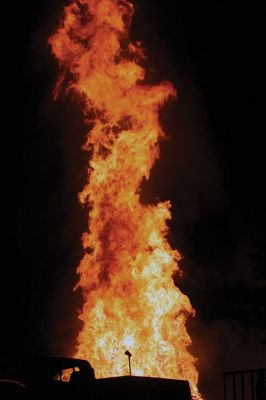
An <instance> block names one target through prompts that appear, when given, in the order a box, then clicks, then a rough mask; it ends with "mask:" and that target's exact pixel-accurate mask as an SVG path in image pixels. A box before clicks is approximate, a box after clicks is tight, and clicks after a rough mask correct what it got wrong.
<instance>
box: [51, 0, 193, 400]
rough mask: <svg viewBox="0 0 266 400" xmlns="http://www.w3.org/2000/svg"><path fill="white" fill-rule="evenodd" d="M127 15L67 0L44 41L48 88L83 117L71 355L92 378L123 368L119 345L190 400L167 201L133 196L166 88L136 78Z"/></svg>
mask: <svg viewBox="0 0 266 400" xmlns="http://www.w3.org/2000/svg"><path fill="white" fill-rule="evenodd" d="M133 11H134V10H133V6H132V4H131V3H130V2H129V1H127V0H74V1H73V2H72V3H71V4H70V5H69V6H67V7H66V8H65V13H64V19H63V22H62V23H61V26H60V27H59V29H58V30H57V32H56V33H55V34H54V35H53V36H52V37H51V38H50V39H49V43H50V45H51V47H52V51H53V54H54V55H55V57H56V58H57V59H58V61H59V64H60V66H61V68H62V74H61V76H60V78H59V79H58V84H57V87H56V91H57V92H58V90H59V88H60V87H62V86H63V87H65V88H66V89H67V90H69V89H72V90H74V91H76V93H78V95H79V96H80V98H82V99H83V104H84V115H85V119H86V120H87V121H88V120H90V121H93V128H92V129H91V130H90V132H89V133H88V135H87V138H86V142H85V144H84V149H86V150H90V154H92V155H91V157H90V161H89V166H88V184H87V185H86V186H85V188H84V189H83V191H82V193H80V196H79V198H80V201H81V202H82V203H83V204H85V205H86V206H87V208H88V220H89V232H88V233H85V234H84V235H83V238H82V241H83V246H84V249H90V251H86V252H85V255H84V257H83V259H82V260H81V262H80V265H79V267H78V274H79V277H80V278H79V284H78V285H79V286H80V287H81V288H82V290H83V295H84V306H83V310H82V312H81V314H80V319H81V320H82V321H83V323H84V325H83V329H82V331H81V332H80V334H79V336H78V346H77V351H76V353H75V356H78V357H82V358H86V359H88V360H89V361H90V362H91V364H92V365H93V367H94V368H95V372H96V376H97V377H107V376H117V375H126V374H127V373H128V360H127V357H125V351H126V350H129V351H130V353H132V360H131V362H132V374H133V375H147V376H154V377H168V378H180V379H187V380H189V382H190V385H191V388H192V392H193V396H194V397H195V399H200V398H201V397H200V395H199V393H198V390H197V386H196V385H197V381H198V373H197V370H196V368H195V359H194V358H193V356H192V355H191V354H190V353H189V352H188V350H187V347H188V346H189V345H190V343H191V340H190V337H189V335H188V333H187V331H186V327H185V323H186V319H187V317H188V316H189V315H190V314H193V312H194V310H193V308H192V306H191V304H190V301H189V299H188V298H187V297H186V296H185V295H184V294H183V293H181V291H180V290H179V289H178V288H177V287H175V285H174V282H173V279H172V275H173V274H174V273H175V272H176V271H177V270H178V264H177V262H178V260H179V259H180V256H179V253H178V252H177V251H176V250H173V249H172V248H171V247H170V245H169V244H168V242H167V239H166V236H167V233H168V228H167V225H166V221H167V220H169V219H170V218H171V215H170V211H169V209H170V203H169V202H164V203H159V204H156V205H143V204H141V203H140V195H139V190H140V186H141V182H142V180H143V178H145V179H148V178H149V174H150V170H151V168H152V166H153V164H154V162H155V160H156V159H157V158H158V157H159V148H158V141H159V139H160V138H163V136H164V134H163V132H162V129H161V127H160V124H159V108H160V107H161V106H162V105H163V104H164V103H165V102H166V101H167V100H168V99H169V98H170V97H174V96H175V90H174V88H173V86H172V85H171V83H169V82H163V83H161V84H160V85H152V86H151V85H147V84H145V83H144V82H145V71H144V69H143V68H142V67H141V66H140V61H141V60H142V61H143V58H144V56H143V51H142V49H141V46H140V43H131V42H130V41H129V39H128V35H129V28H130V22H131V18H132V15H133Z"/></svg>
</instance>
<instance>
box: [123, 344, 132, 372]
mask: <svg viewBox="0 0 266 400" xmlns="http://www.w3.org/2000/svg"><path fill="white" fill-rule="evenodd" d="M125 355H126V356H128V368H129V376H131V360H130V358H131V357H132V354H131V353H130V351H128V350H127V351H125Z"/></svg>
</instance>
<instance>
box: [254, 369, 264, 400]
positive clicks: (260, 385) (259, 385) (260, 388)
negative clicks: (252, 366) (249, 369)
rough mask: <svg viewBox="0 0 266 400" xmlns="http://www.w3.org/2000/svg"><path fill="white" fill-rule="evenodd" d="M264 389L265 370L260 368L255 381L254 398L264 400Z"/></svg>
mask: <svg viewBox="0 0 266 400" xmlns="http://www.w3.org/2000/svg"><path fill="white" fill-rule="evenodd" d="M265 390H266V376H265V370H263V369H262V370H260V371H259V372H258V377H257V382H256V400H265Z"/></svg>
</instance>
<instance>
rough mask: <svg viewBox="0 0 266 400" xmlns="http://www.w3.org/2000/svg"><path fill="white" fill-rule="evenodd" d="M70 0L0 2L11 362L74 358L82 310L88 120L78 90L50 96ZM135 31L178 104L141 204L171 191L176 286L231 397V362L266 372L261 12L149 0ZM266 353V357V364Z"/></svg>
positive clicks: (5, 302) (208, 374) (204, 357)
mask: <svg viewBox="0 0 266 400" xmlns="http://www.w3.org/2000/svg"><path fill="white" fill-rule="evenodd" d="M64 4H65V2H64V1H62V0H58V1H56V2H54V1H50V0H49V1H48V0H46V1H35V2H34V3H30V2H20V3H19V4H15V3H14V4H9V5H5V6H4V7H2V41H1V54H2V56H1V60H2V61H1V67H2V73H1V76H2V90H1V94H2V102H1V103H2V105H1V109H2V122H1V126H2V129H1V139H2V146H1V147H2V152H1V153H2V155H1V161H2V171H3V179H2V191H1V193H2V194H1V198H2V207H1V210H2V224H1V225H2V237H3V239H2V263H1V264H2V265H1V276H2V278H1V283H2V285H1V287H2V289H1V291H2V300H1V336H2V337H1V342H0V352H1V355H2V356H3V357H6V356H10V355H12V356H13V355H16V354H29V353H30V354H31V353H42V354H63V355H68V354H71V352H72V351H73V348H74V345H75V337H76V334H77V332H78V331H79V329H80V327H81V325H80V323H79V322H78V320H77V313H78V309H79V308H80V307H81V305H82V301H81V298H80V294H79V293H78V292H73V286H74V285H75V283H76V280H77V277H76V275H75V268H76V266H77V265H78V262H79V260H80V258H81V255H82V249H81V244H80V235H81V233H82V232H83V231H84V230H85V229H86V217H85V211H84V210H82V208H81V207H80V206H79V204H78V201H77V193H78V192H79V191H80V190H81V189H82V186H83V184H84V182H85V178H86V177H85V165H86V154H84V153H82V151H81V150H80V147H81V144H82V142H83V138H84V134H85V133H86V127H85V126H84V125H83V123H82V115H81V110H80V107H79V105H78V104H76V103H75V102H74V101H73V99H69V98H68V99H66V98H60V100H59V101H58V102H57V103H54V102H53V101H52V94H51V93H52V89H53V86H54V84H55V81H56V76H57V73H58V70H57V64H56V61H55V60H53V58H52V56H51V55H50V50H49V47H48V45H47V38H48V37H49V35H50V34H52V33H53V31H54V30H55V27H56V25H57V24H58V20H59V17H60V15H61V12H62V10H63V6H64ZM135 4H136V15H135V18H134V20H133V24H132V33H131V35H132V38H133V39H138V40H142V41H143V44H144V47H145V48H146V53H147V55H148V59H149V61H148V67H149V68H150V69H151V68H153V69H154V71H153V77H154V79H155V80H161V79H165V80H170V81H172V82H173V84H174V86H175V87H176V89H177V91H178V101H177V102H171V103H170V104H168V105H166V106H165V107H164V109H163V110H162V112H161V121H162V125H163V127H164V129H165V130H166V132H167V134H168V137H169V138H168V140H167V141H165V142H164V143H162V145H161V160H160V161H159V162H157V164H156V165H155V167H154V169H153V172H152V174H151V179H150V181H149V182H148V183H144V185H143V201H151V202H154V201H157V199H160V200H164V199H170V200H171V202H172V205H173V207H172V214H173V218H172V221H171V223H170V228H171V232H170V235H169V240H170V241H171V243H172V245H173V246H174V247H176V248H178V249H179V250H180V251H181V253H182V254H183V256H184V258H183V260H182V262H181V265H182V269H183V271H184V276H183V278H180V277H176V278H175V279H176V282H177V284H178V285H179V286H180V287H181V288H182V290H183V291H184V292H185V293H186V294H188V295H189V297H190V299H191V301H192V304H193V306H194V307H195V309H196V311H197V316H196V318H195V319H194V320H193V321H191V322H190V323H189V331H190V334H191V336H192V338H193V346H192V349H191V351H192V352H193V354H195V355H196V356H197V357H198V358H199V370H200V385H201V389H202V390H203V392H204V393H206V395H207V398H208V399H211V398H213V399H218V398H221V397H219V396H221V394H220V383H221V373H222V371H223V370H226V369H234V368H240V369H241V368H257V367H262V366H264V367H265V361H264V360H265V320H266V318H265V252H264V249H265V232H264V229H265V194H264V182H265V178H264V159H265V154H264V153H265V150H264V145H263V141H264V137H263V136H264V124H263V109H262V104H263V90H262V81H263V77H264V73H263V67H262V56H263V39H262V26H263V25H262V22H261V18H260V16H261V14H262V10H261V9H260V8H259V7H257V6H256V4H253V5H251V4H250V3H248V4H246V5H245V4H244V3H243V2H242V3H241V4H236V2H235V3H234V4H233V5H232V4H231V2H229V1H212V2H208V1H206V0H203V1H201V2H193V1H187V2H179V1H174V0H172V1H171V0H164V1H157V0H156V1H151V0H145V1H144V0H143V1H141V0H138V1H136V2H135ZM263 362H264V365H263Z"/></svg>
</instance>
